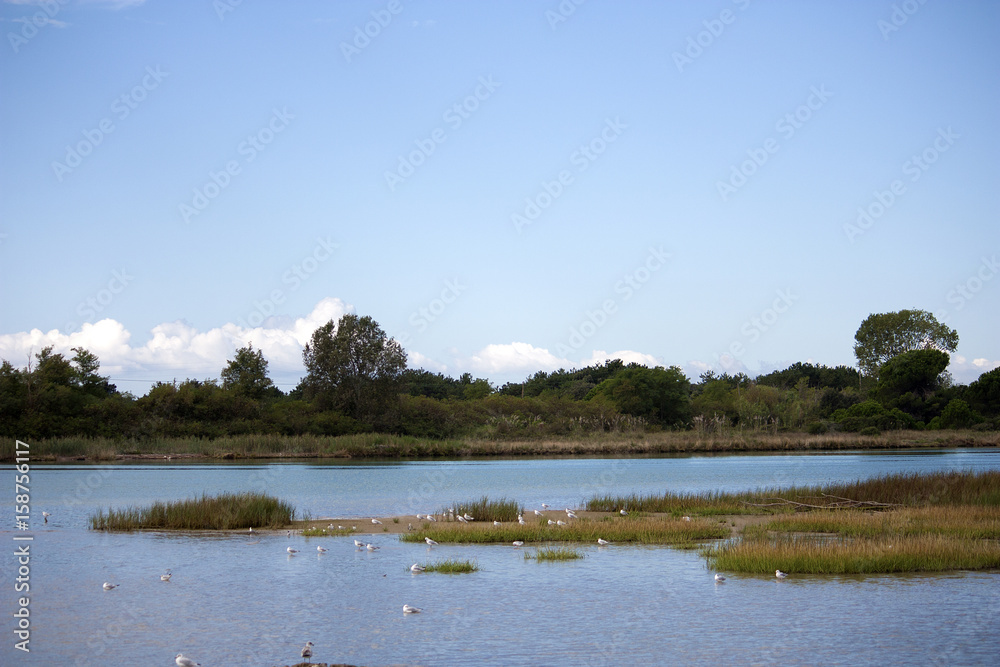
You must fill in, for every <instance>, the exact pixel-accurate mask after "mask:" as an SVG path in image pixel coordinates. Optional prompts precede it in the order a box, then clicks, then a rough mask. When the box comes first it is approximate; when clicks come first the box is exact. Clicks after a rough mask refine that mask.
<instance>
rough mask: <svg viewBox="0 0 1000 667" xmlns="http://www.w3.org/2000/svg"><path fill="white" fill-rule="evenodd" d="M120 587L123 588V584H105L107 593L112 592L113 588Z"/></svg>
mask: <svg viewBox="0 0 1000 667" xmlns="http://www.w3.org/2000/svg"><path fill="white" fill-rule="evenodd" d="M119 586H121V584H110V583H108V582H106V581H105V582H104V590H106V591H110V590H111V589H112V588H118V587H119Z"/></svg>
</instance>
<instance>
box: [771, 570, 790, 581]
mask: <svg viewBox="0 0 1000 667" xmlns="http://www.w3.org/2000/svg"><path fill="white" fill-rule="evenodd" d="M774 576H776V577H777V578H778V579H784V578H785V577H787V576H788V573H787V572H782V571H781V570H775V571H774Z"/></svg>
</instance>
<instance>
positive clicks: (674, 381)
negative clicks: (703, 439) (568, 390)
mask: <svg viewBox="0 0 1000 667" xmlns="http://www.w3.org/2000/svg"><path fill="white" fill-rule="evenodd" d="M689 389H690V383H689V382H688V379H687V377H686V376H685V375H684V373H683V371H681V369H680V368H678V367H677V366H671V367H670V368H663V367H662V366H657V367H656V368H647V367H646V366H642V365H640V364H629V365H628V366H626V367H625V368H624V369H622V370H621V371H619V372H617V373H616V374H615V375H614V376H612V377H610V378H608V379H607V380H604V381H603V382H601V383H600V384H598V385H597V386H596V387H594V388H593V389H591V390H590V393H588V394H587V396H586V399H587V400H593V399H603V400H606V401H609V402H610V403H611V404H612V405H613V406H614V407H615V408H616V409H617V410H618V411H619V412H623V413H626V414H630V415H634V416H636V417H643V418H645V419H647V420H648V421H649V422H650V423H652V424H662V425H667V426H673V425H675V424H679V423H682V422H685V421H687V419H688V418H689V416H690V404H689V399H688V394H689Z"/></svg>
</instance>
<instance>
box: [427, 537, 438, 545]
mask: <svg viewBox="0 0 1000 667" xmlns="http://www.w3.org/2000/svg"><path fill="white" fill-rule="evenodd" d="M424 542H426V543H427V546H429V547H433V546H436V545H437V542H435V541H434V540H432V539H431V538H429V537H425V538H424Z"/></svg>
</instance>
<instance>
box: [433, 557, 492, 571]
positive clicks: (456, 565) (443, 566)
mask: <svg viewBox="0 0 1000 667" xmlns="http://www.w3.org/2000/svg"><path fill="white" fill-rule="evenodd" d="M423 567H424V572H441V573H443V574H465V573H468V572H477V571H478V570H479V566H478V565H476V564H475V563H474V562H472V561H470V560H459V559H457V558H449V559H448V560H442V561H438V562H436V563H428V564H427V565H424V566H423Z"/></svg>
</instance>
